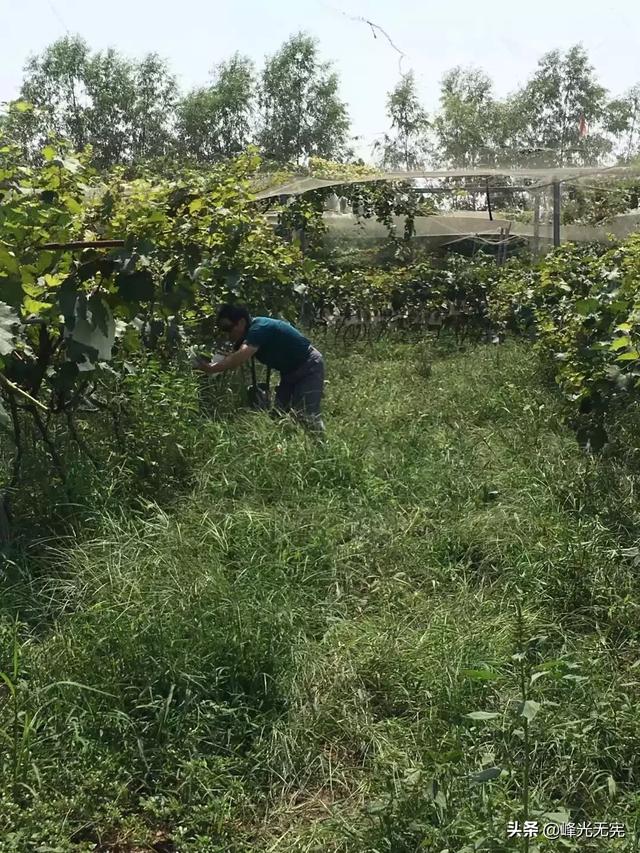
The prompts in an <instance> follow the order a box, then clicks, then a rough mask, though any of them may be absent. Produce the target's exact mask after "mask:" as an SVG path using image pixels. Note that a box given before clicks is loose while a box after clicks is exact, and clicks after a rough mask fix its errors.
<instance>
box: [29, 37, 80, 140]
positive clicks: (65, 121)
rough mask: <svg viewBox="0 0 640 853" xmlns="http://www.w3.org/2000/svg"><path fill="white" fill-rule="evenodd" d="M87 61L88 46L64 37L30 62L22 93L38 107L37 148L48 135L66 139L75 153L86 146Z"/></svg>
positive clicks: (78, 39) (33, 128)
mask: <svg viewBox="0 0 640 853" xmlns="http://www.w3.org/2000/svg"><path fill="white" fill-rule="evenodd" d="M88 62H89V46H88V44H87V43H86V42H85V41H84V39H82V38H81V37H80V36H65V37H64V38H61V39H59V40H58V41H56V42H54V43H53V44H52V45H50V46H49V47H48V48H46V50H45V51H44V53H43V54H42V55H41V56H35V57H32V58H31V59H30V60H29V61H28V62H27V65H26V68H25V74H26V76H25V79H24V82H23V85H22V89H21V93H20V94H21V97H22V98H23V99H24V100H25V101H28V102H30V103H32V104H33V105H34V106H35V107H36V108H37V121H36V122H35V125H34V126H33V127H32V132H33V133H34V136H35V137H36V138H35V139H33V140H32V142H33V144H34V145H40V144H41V143H42V142H43V141H44V138H45V137H46V136H47V135H48V134H55V135H57V136H63V137H65V139H68V140H70V141H71V143H72V144H73V146H74V148H75V149H76V150H80V149H82V148H84V146H85V145H86V144H87V142H88V137H89V132H88V127H87V93H86V88H85V79H86V72H87V65H88ZM26 118H30V117H26Z"/></svg>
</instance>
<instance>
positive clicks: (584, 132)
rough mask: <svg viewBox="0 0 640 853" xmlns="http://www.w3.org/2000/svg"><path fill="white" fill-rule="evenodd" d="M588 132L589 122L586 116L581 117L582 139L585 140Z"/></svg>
mask: <svg viewBox="0 0 640 853" xmlns="http://www.w3.org/2000/svg"><path fill="white" fill-rule="evenodd" d="M588 132H589V127H588V125H587V120H586V118H585V117H584V116H580V138H581V139H584V137H585V136H586V135H587V133H588Z"/></svg>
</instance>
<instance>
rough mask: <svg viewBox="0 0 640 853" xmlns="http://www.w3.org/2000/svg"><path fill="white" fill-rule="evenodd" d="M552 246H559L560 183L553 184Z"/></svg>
mask: <svg viewBox="0 0 640 853" xmlns="http://www.w3.org/2000/svg"><path fill="white" fill-rule="evenodd" d="M553 245H554V247H555V246H559V245H560V181H554V182H553Z"/></svg>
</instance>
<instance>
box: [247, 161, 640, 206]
mask: <svg viewBox="0 0 640 853" xmlns="http://www.w3.org/2000/svg"><path fill="white" fill-rule="evenodd" d="M637 175H640V166H608V167H607V166H576V167H575V168H571V167H565V168H559V167H558V168H552V167H547V168H532V169H519V168H516V169H506V168H505V169H489V168H480V169H445V170H438V169H436V170H425V171H412V172H400V171H398V172H372V173H371V174H369V175H361V176H358V177H355V178H354V177H349V178H346V177H340V178H313V177H305V176H299V177H292V178H291V179H290V180H289V181H287V182H286V183H280V184H279V185H277V186H274V187H269V188H268V189H264V190H261V191H259V192H257V193H256V194H255V198H256V199H257V200H263V199H269V198H276V197H278V196H289V195H302V194H304V193H307V192H310V191H311V190H317V189H326V188H328V187H338V186H344V185H346V184H370V183H379V182H382V181H389V182H391V181H395V182H398V181H412V180H417V179H431V180H437V179H445V178H475V179H477V180H484V181H488V179H489V178H517V179H519V180H530V181H532V183H531V186H530V187H527V188H526V189H527V190H530V191H532V192H533V191H535V190H536V189H541V188H542V187H547V186H551V185H552V184H555V183H564V182H566V181H577V180H581V179H583V178H629V177H635V176H637ZM265 177H266V176H265ZM452 189H464V187H460V188H458V187H452ZM488 189H490V190H504V191H507V190H510V189H512V188H511V187H509V186H495V185H493V186H491V185H489V187H488ZM515 189H517V190H518V191H519V192H523V189H524V188H523V187H517V188H515V187H514V188H513V190H515ZM474 190H475V191H478V190H476V189H475V188H474Z"/></svg>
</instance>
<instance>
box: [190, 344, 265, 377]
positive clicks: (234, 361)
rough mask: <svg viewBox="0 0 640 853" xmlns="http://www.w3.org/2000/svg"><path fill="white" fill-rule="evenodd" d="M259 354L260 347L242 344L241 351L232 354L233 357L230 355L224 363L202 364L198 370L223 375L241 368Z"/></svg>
mask: <svg viewBox="0 0 640 853" xmlns="http://www.w3.org/2000/svg"><path fill="white" fill-rule="evenodd" d="M257 352H258V347H252V346H250V345H249V344H242V346H241V347H240V349H239V350H236V352H232V353H231V355H228V356H227V357H226V358H225V359H224V361H220V362H218V364H209V363H208V362H204V361H203V362H202V363H201V364H200V365H198V368H197V369H198V370H202V371H204V373H223V372H224V371H225V370H233V369H234V368H236V367H240V365H241V364H245V363H246V362H247V361H249V359H250V358H252V357H253V356H254V355H255V354H256V353H257Z"/></svg>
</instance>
